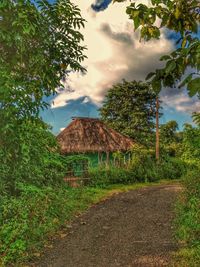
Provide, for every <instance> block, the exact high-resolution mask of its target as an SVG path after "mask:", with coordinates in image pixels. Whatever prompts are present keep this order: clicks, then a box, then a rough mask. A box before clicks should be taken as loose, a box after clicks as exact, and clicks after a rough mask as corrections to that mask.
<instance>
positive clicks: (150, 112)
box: [100, 80, 156, 145]
mask: <svg viewBox="0 0 200 267" xmlns="http://www.w3.org/2000/svg"><path fill="white" fill-rule="evenodd" d="M155 113H156V94H155V93H154V92H153V91H152V89H151V87H150V85H149V84H146V83H142V82H136V81H132V82H127V81H125V80H123V81H122V82H121V83H118V84H115V85H114V86H113V87H112V88H110V89H109V91H108V93H107V95H106V97H105V100H104V103H103V106H102V108H101V109H100V115H101V118H102V119H103V121H105V122H106V123H107V124H108V125H110V126H111V127H112V128H114V129H116V130H117V131H119V132H121V133H122V134H125V135H128V136H130V137H132V138H133V139H135V140H136V141H137V142H140V143H144V144H148V145H149V142H151V141H152V139H153V137H152V136H153V130H154V128H155V122H154V119H155Z"/></svg>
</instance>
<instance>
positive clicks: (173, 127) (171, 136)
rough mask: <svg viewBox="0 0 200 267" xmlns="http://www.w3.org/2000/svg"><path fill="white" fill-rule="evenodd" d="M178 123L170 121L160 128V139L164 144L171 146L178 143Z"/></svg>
mask: <svg viewBox="0 0 200 267" xmlns="http://www.w3.org/2000/svg"><path fill="white" fill-rule="evenodd" d="M177 130H178V123H177V122H176V121H168V122H167V123H166V124H163V125H161V126H160V139H161V143H162V144H166V145H169V144H171V143H173V142H176V141H177V135H176V133H177Z"/></svg>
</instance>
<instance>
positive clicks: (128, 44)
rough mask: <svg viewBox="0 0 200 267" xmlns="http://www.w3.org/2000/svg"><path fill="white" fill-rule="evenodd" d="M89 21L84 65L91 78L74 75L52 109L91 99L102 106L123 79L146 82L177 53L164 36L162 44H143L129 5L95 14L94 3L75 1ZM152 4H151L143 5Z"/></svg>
mask: <svg viewBox="0 0 200 267" xmlns="http://www.w3.org/2000/svg"><path fill="white" fill-rule="evenodd" d="M73 2H74V3H75V4H77V5H78V6H79V7H80V8H81V11H82V15H83V17H84V18H85V19H86V20H87V23H86V25H85V29H84V30H83V34H84V36H85V44H86V45H87V47H88V51H87V56H88V59H87V60H85V62H84V65H85V66H86V67H87V70H88V72H87V74H86V75H84V76H83V75H81V74H77V73H73V74H70V76H69V79H68V81H67V84H68V85H69V86H70V88H71V89H72V90H71V91H70V92H69V90H68V86H66V87H67V88H66V90H64V91H61V92H59V94H58V96H57V97H56V98H55V99H54V105H53V104H52V107H53V108H54V107H61V106H64V105H66V102H67V101H68V100H70V99H78V98H79V97H81V96H89V97H90V99H92V101H94V102H95V103H100V102H101V101H102V99H103V97H104V95H105V93H106V91H107V89H108V88H109V87H111V86H112V85H113V83H116V82H118V81H121V80H122V79H123V78H125V79H127V80H134V79H137V80H143V79H144V78H145V77H146V75H147V73H148V72H150V71H152V70H154V69H155V68H157V67H159V66H160V64H161V63H160V62H159V57H160V56H161V55H162V54H165V53H168V52H169V51H171V50H172V49H173V44H172V43H171V42H170V41H169V40H167V39H166V38H165V36H164V35H162V36H161V39H160V40H157V41H150V42H147V43H143V42H139V36H138V33H137V32H136V33H134V32H133V24H132V22H130V21H129V20H128V17H127V14H126V12H125V10H126V5H127V3H123V4H114V5H110V6H109V8H107V9H106V10H104V11H103V12H99V13H95V12H94V11H93V10H92V9H91V4H92V3H93V2H94V1H93V0H90V1H85V0H84V1H78V0H73ZM140 2H148V1H140Z"/></svg>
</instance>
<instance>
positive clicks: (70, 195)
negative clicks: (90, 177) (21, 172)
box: [0, 184, 105, 267]
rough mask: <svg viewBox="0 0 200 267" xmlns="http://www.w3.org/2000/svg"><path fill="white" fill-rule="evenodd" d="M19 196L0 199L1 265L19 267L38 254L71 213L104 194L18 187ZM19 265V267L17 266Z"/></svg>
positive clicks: (88, 191) (19, 185) (80, 190)
mask: <svg viewBox="0 0 200 267" xmlns="http://www.w3.org/2000/svg"><path fill="white" fill-rule="evenodd" d="M18 193H19V195H18V197H16V196H3V197H1V198H0V225H1V227H0V266H2V267H3V266H10V264H11V263H12V264H13V265H12V266H21V265H20V263H22V262H23V263H24V262H25V261H26V260H27V259H30V255H32V256H33V255H34V254H35V253H38V251H40V249H41V247H43V245H44V244H45V243H46V241H47V238H48V236H51V235H53V234H55V232H56V231H57V230H58V229H60V228H61V226H63V225H65V224H66V221H69V219H71V217H72V215H73V214H74V213H77V212H80V211H81V210H83V209H85V208H87V207H88V205H89V204H91V203H92V202H94V201H96V200H97V199H98V197H101V196H102V195H103V194H105V192H102V190H101V191H100V192H99V191H97V190H95V189H92V188H76V189H73V188H67V187H60V188H59V187H57V188H52V187H46V188H43V189H41V188H38V187H36V186H33V185H24V184H18ZM18 264H19V265H18Z"/></svg>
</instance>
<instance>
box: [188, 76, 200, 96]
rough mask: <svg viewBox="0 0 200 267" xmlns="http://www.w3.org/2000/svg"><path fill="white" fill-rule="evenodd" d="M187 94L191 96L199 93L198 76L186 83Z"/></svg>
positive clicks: (199, 83)
mask: <svg viewBox="0 0 200 267" xmlns="http://www.w3.org/2000/svg"><path fill="white" fill-rule="evenodd" d="M188 90H189V95H190V96H191V97H192V96H194V95H196V94H197V93H200V78H195V79H193V80H192V81H190V82H189V83H188Z"/></svg>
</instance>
